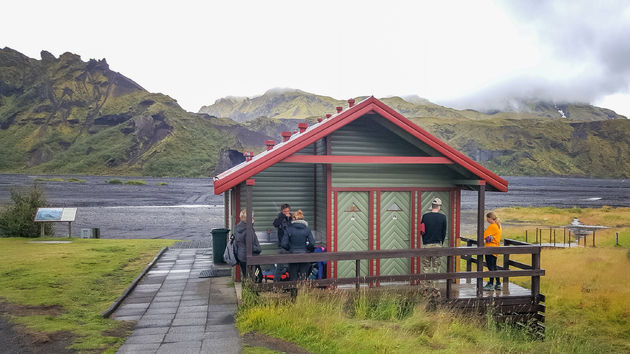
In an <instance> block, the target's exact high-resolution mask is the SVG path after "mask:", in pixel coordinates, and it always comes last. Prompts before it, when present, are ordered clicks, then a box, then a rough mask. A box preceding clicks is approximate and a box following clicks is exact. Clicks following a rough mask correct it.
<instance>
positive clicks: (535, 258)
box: [532, 249, 540, 299]
mask: <svg viewBox="0 0 630 354" xmlns="http://www.w3.org/2000/svg"><path fill="white" fill-rule="evenodd" d="M532 269H533V270H539V269H540V249H538V251H537V252H534V253H532ZM538 294H540V276H538V275H534V276H532V297H533V298H534V299H537V298H538Z"/></svg>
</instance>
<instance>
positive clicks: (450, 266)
mask: <svg viewBox="0 0 630 354" xmlns="http://www.w3.org/2000/svg"><path fill="white" fill-rule="evenodd" d="M446 261H447V262H448V263H447V264H448V270H447V272H448V273H449V274H450V273H452V272H453V264H452V262H453V256H446ZM451 287H452V280H451V279H446V300H449V299H450V298H451Z"/></svg>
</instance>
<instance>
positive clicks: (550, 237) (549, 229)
mask: <svg viewBox="0 0 630 354" xmlns="http://www.w3.org/2000/svg"><path fill="white" fill-rule="evenodd" d="M549 243H550V244H551V227H550V228H549Z"/></svg>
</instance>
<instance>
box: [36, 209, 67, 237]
mask: <svg viewBox="0 0 630 354" xmlns="http://www.w3.org/2000/svg"><path fill="white" fill-rule="evenodd" d="M76 216H77V208H37V213H36V214H35V220H33V221H35V222H40V223H41V224H40V236H41V237H44V223H47V222H67V223H68V237H72V222H73V221H74V219H76Z"/></svg>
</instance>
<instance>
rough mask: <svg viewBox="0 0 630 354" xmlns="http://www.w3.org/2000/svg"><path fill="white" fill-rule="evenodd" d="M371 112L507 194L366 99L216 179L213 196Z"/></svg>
mask: <svg viewBox="0 0 630 354" xmlns="http://www.w3.org/2000/svg"><path fill="white" fill-rule="evenodd" d="M370 112H375V113H378V114H380V115H381V116H383V117H384V118H385V119H387V120H389V121H391V122H392V123H394V124H396V125H397V126H399V127H400V128H402V129H403V130H405V131H406V132H408V133H409V134H411V135H413V136H414V137H416V138H418V139H420V140H421V141H423V142H425V143H427V144H428V145H429V146H431V147H432V148H434V149H436V150H437V151H438V152H440V153H442V154H443V155H444V156H445V157H446V158H448V159H450V160H452V161H453V162H455V163H456V164H459V165H461V166H462V167H464V168H466V169H467V170H469V171H470V172H472V173H474V174H475V175H477V176H479V177H480V178H482V179H484V180H486V181H488V183H490V184H491V185H492V186H493V187H495V188H496V189H497V190H499V191H502V192H507V181H505V180H504V179H502V178H500V177H499V176H497V175H495V174H494V173H492V172H490V171H489V170H487V169H486V168H484V167H483V166H481V165H480V164H478V163H476V162H475V161H473V160H472V159H471V158H469V157H467V156H466V155H464V154H462V153H461V152H459V151H457V150H455V149H454V148H452V147H450V146H449V145H447V144H446V143H444V142H443V141H441V140H439V139H438V138H436V137H434V136H433V135H431V134H429V133H428V132H427V131H425V130H424V129H422V128H420V127H418V126H417V125H416V124H414V123H413V122H411V121H410V120H408V119H407V118H405V117H404V116H403V115H401V114H399V113H398V112H396V111H395V110H393V109H392V108H390V107H389V106H387V105H386V104H384V103H382V102H381V101H379V100H377V99H376V98H374V97H370V98H367V99H365V100H364V101H362V102H360V103H359V104H357V105H355V106H354V107H352V108H349V109H346V110H345V111H343V112H341V113H340V114H338V115H337V116H335V117H333V118H330V119H327V120H325V121H323V122H322V123H319V124H318V125H319V126H317V127H316V128H314V129H310V130H307V131H305V132H304V133H301V134H300V135H299V136H298V137H296V138H294V139H292V140H289V141H288V142H286V143H282V144H281V145H279V146H276V148H274V149H273V150H271V151H269V152H267V153H265V155H264V156H260V157H259V158H254V160H252V161H249V162H246V163H243V165H242V166H240V167H237V168H234V169H232V170H228V171H226V172H224V173H222V174H220V175H219V176H217V178H216V180H215V181H214V193H215V194H220V193H223V192H224V191H226V190H228V189H230V188H232V187H234V186H235V185H237V184H239V183H241V182H243V181H244V180H246V179H247V178H249V177H251V176H253V175H255V174H257V173H259V172H261V171H263V170H265V169H266V168H268V167H270V166H272V165H274V164H276V163H278V162H281V161H282V160H284V159H286V158H287V157H289V156H290V155H292V154H294V153H295V152H297V151H299V150H301V149H303V148H304V147H306V146H308V145H310V144H312V143H314V142H316V141H317V140H319V139H321V138H323V137H325V136H328V135H330V134H331V133H333V132H334V131H335V130H337V129H340V128H341V127H343V126H345V125H347V124H349V123H351V122H352V121H354V120H355V119H358V118H360V117H362V116H364V115H365V114H368V113H370Z"/></svg>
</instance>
